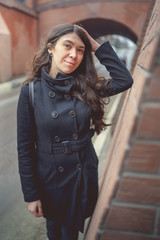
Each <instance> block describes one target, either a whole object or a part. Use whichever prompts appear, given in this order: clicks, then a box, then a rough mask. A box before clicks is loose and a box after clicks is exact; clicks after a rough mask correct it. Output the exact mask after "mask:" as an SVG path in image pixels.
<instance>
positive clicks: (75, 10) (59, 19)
mask: <svg viewBox="0 0 160 240" xmlns="http://www.w3.org/2000/svg"><path fill="white" fill-rule="evenodd" d="M50 2H51V1H49V0H39V1H37V7H38V9H40V7H41V11H40V13H39V38H41V37H44V36H45V35H46V33H47V32H48V30H49V29H51V28H52V27H54V26H55V25H57V24H61V23H67V22H68V23H75V22H79V21H82V20H86V19H93V18H102V19H111V20H114V21H117V22H119V23H121V24H124V25H125V26H126V27H128V28H129V29H131V30H132V32H133V33H135V35H137V36H138V37H139V36H140V34H141V31H142V28H143V25H144V22H145V19H146V16H147V13H148V9H149V7H150V3H151V2H150V1H148V2H147V1H145V2H143V1H139V2H138V1H128V2H127V1H111V0H110V1H93V2H91V1H83V3H81V4H77V5H76V4H75V5H74V3H73V1H71V5H69V2H70V1H59V2H58V1H56V2H57V5H58V4H59V7H58V6H57V7H56V8H55V7H53V6H52V5H50ZM75 2H76V1H75ZM65 3H66V6H65ZM67 3H68V5H67ZM63 5H64V6H63ZM43 8H44V10H43Z"/></svg>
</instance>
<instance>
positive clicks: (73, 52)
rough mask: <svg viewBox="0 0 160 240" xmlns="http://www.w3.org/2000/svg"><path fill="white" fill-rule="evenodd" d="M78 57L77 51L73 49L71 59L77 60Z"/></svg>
mask: <svg viewBox="0 0 160 240" xmlns="http://www.w3.org/2000/svg"><path fill="white" fill-rule="evenodd" d="M76 56H77V52H76V49H72V50H71V51H70V57H72V58H76Z"/></svg>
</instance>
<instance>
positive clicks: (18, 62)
mask: <svg viewBox="0 0 160 240" xmlns="http://www.w3.org/2000/svg"><path fill="white" fill-rule="evenodd" d="M9 2H10V1H8V2H7V3H9ZM16 4H19V5H20V3H18V2H17V3H16ZM15 7H16V8H14V6H9V5H8V7H7V5H6V6H4V5H0V12H1V14H2V17H3V19H4V21H5V23H6V25H7V27H8V29H9V31H10V33H11V49H12V52H11V56H12V76H16V75H21V74H24V72H25V69H26V64H27V63H28V62H29V61H30V60H31V58H32V56H33V53H34V52H35V51H36V49H37V18H36V17H35V16H33V13H32V12H31V15H29V14H28V13H24V12H23V9H22V7H21V5H20V7H21V8H20V9H18V6H17V5H16V6H15Z"/></svg>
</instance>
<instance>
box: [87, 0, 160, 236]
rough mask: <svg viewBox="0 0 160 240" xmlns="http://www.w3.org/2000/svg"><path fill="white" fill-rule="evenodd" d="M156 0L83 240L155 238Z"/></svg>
mask: <svg viewBox="0 0 160 240" xmlns="http://www.w3.org/2000/svg"><path fill="white" fill-rule="evenodd" d="M159 32H160V0H157V1H156V4H155V6H154V9H153V11H152V15H151V18H150V21H149V25H148V28H147V32H146V34H145V38H144V41H143V45H142V47H141V51H140V54H139V57H138V60H137V64H136V67H135V70H134V73H133V78H134V82H135V83H134V86H133V87H132V89H131V90H130V91H128V92H127V94H126V96H125V100H124V104H123V108H122V111H121V114H120V116H119V120H118V123H117V126H116V129H115V132H114V135H113V139H112V143H111V147H110V151H109V153H108V156H107V159H106V165H105V166H104V172H103V174H102V176H101V188H100V194H99V200H98V203H97V206H96V209H95V212H94V215H93V217H92V220H91V223H90V226H89V230H88V232H87V234H86V237H85V240H90V239H92V240H94V239H97V240H158V239H160V208H159V207H160V167H159V166H160V124H159V119H160V95H159V90H160V60H159V59H160V34H159Z"/></svg>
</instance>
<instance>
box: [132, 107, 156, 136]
mask: <svg viewBox="0 0 160 240" xmlns="http://www.w3.org/2000/svg"><path fill="white" fill-rule="evenodd" d="M159 120H160V106H156V105H153V106H145V107H144V108H143V109H142V112H141V115H140V117H139V122H138V126H137V130H136V135H137V137H139V138H147V139H160V127H159Z"/></svg>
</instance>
